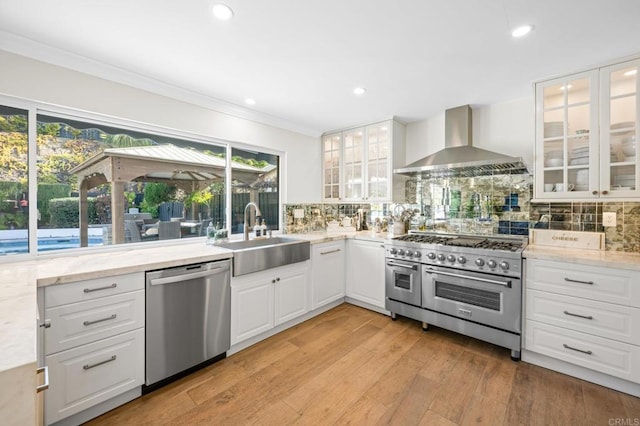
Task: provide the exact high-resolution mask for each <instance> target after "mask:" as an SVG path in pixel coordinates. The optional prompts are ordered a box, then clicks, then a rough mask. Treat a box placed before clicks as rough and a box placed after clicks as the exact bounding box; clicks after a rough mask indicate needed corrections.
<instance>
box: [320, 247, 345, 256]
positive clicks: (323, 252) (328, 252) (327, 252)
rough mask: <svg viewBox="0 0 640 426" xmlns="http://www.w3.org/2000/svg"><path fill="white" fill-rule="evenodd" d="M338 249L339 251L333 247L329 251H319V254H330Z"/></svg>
mask: <svg viewBox="0 0 640 426" xmlns="http://www.w3.org/2000/svg"><path fill="white" fill-rule="evenodd" d="M339 251H341V250H340V249H335V250H329V251H322V252H320V254H321V255H323V256H324V255H325V254H331V253H338V252H339Z"/></svg>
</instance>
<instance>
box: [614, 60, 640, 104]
mask: <svg viewBox="0 0 640 426" xmlns="http://www.w3.org/2000/svg"><path fill="white" fill-rule="evenodd" d="M637 75H638V67H637V66H633V67H628V68H624V69H621V70H618V71H613V72H612V73H611V96H612V97H616V96H621V95H629V94H635V93H636V92H637V82H636V80H637Z"/></svg>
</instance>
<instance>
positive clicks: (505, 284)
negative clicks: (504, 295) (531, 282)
mask: <svg viewBox="0 0 640 426" xmlns="http://www.w3.org/2000/svg"><path fill="white" fill-rule="evenodd" d="M425 271H426V272H427V273H428V274H440V275H446V276H448V277H454V278H463V279H465V280H473V281H480V282H483V283H488V284H497V285H501V286H503V287H508V288H511V280H507V281H497V280H490V279H488V278H480V277H470V276H468V275H461V274H452V273H451V272H443V271H436V270H435V269H433V268H426V269H425Z"/></svg>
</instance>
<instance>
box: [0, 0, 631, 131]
mask: <svg viewBox="0 0 640 426" xmlns="http://www.w3.org/2000/svg"><path fill="white" fill-rule="evenodd" d="M222 2H224V3H226V4H228V5H229V6H231V8H232V9H233V10H234V13H235V16H234V17H233V19H232V20H230V21H227V22H221V21H217V20H215V19H214V18H213V17H212V15H211V13H210V10H211V6H212V5H213V4H214V3H217V2H216V1H213V0H188V1H184V0H183V1H179V0H174V1H168V0H55V1H51V0H19V1H17V0H0V49H4V50H7V51H12V52H14V53H19V54H23V55H25V56H30V57H34V58H36V59H40V60H44V61H47V62H52V63H56V64H58V65H63V66H67V67H70V68H73V69H78V70H81V71H85V72H88V73H91V74H96V75H99V76H101V77H106V78H109V79H112V80H115V81H120V82H125V83H128V84H131V85H134V86H138V87H142V88H145V89H148V90H149V89H151V90H153V91H156V92H158V93H162V94H167V95H170V96H174V97H176V98H179V99H183V100H190V101H193V102H197V103H199V104H202V105H208V106H214V107H216V108H217V109H220V110H225V111H228V112H231V113H235V114H237V115H240V116H246V117H252V118H254V119H256V120H259V121H263V122H272V123H276V124H280V125H281V126H283V127H287V128H290V129H294V130H297V131H301V132H304V133H308V134H314V135H317V134H319V133H321V132H324V131H328V130H334V129H339V128H344V127H347V126H352V125H357V124H363V123H367V122H373V121H376V120H381V119H386V118H389V117H391V116H396V117H398V118H399V119H400V120H402V121H405V122H411V121H415V120H421V119H424V118H427V117H430V116H433V115H435V114H438V113H440V112H442V111H443V110H444V109H446V108H450V107H455V106H458V105H463V104H472V105H476V106H477V105H483V104H491V103H495V102H501V101H508V100H513V99H519V98H523V97H527V96H531V95H532V82H533V81H535V80H539V79H544V78H548V77H553V76H556V75H560V74H565V73H570V72H575V71H580V70H583V69H585V68H589V67H593V66H597V65H602V64H604V63H606V62H608V61H611V60H614V59H618V58H622V57H628V56H630V55H635V54H640V19H639V18H640V1H638V0H397V1H389V0H386V1H383V0H322V1H320V0H316V1H310V0H306V1H304V0H270V1H260V0H253V1H252V0H223V1H222ZM523 23H531V24H533V25H534V26H535V31H534V32H532V33H531V34H529V35H528V36H526V37H524V38H522V39H519V40H516V39H513V38H512V37H511V36H510V31H511V29H512V28H513V27H515V26H518V25H520V24H523ZM1 72H2V70H1V66H0V75H1ZM356 86H363V87H366V89H367V92H366V94H365V95H363V96H361V97H356V96H354V95H353V93H352V90H353V88H355V87H356ZM248 97H251V98H254V99H255V100H256V102H257V103H256V105H254V106H252V107H249V106H247V105H245V104H244V100H245V98H248Z"/></svg>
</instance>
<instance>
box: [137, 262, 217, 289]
mask: <svg viewBox="0 0 640 426" xmlns="http://www.w3.org/2000/svg"><path fill="white" fill-rule="evenodd" d="M223 268H224V267H222V266H216V267H213V268H209V269H207V270H206V271H200V272H192V273H190V274H180V275H174V276H172V277H166V278H152V279H151V280H150V284H151V285H164V284H173V283H178V282H181V281H186V280H192V279H195V278H202V277H206V276H209V275H216V274H218V273H219V272H221V271H217V270H218V269H223ZM225 269H226V268H225Z"/></svg>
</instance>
